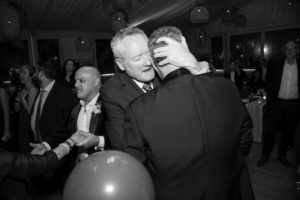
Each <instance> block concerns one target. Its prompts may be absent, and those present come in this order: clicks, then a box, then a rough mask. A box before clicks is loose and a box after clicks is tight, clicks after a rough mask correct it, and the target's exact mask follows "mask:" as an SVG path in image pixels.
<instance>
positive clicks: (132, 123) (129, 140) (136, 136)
mask: <svg viewBox="0 0 300 200" xmlns="http://www.w3.org/2000/svg"><path fill="white" fill-rule="evenodd" d="M139 132H140V131H139V129H138V126H137V124H136V120H135V117H134V114H133V113H132V111H131V109H130V108H129V109H128V110H127V112H126V117H125V123H124V134H123V135H122V137H121V139H122V141H123V143H124V151H125V152H126V153H128V154H130V155H132V156H134V157H135V158H136V159H138V160H139V161H140V162H141V163H144V164H145V162H146V158H147V156H146V153H145V149H144V144H143V139H142V136H141V135H140V133H139Z"/></svg>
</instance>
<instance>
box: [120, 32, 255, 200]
mask: <svg viewBox="0 0 300 200" xmlns="http://www.w3.org/2000/svg"><path fill="white" fill-rule="evenodd" d="M163 37H164V38H163ZM165 37H168V38H167V39H166V38H165ZM171 40H175V41H177V42H181V41H182V40H184V37H183V36H182V33H181V31H180V30H179V29H178V28H176V27H161V28H158V29H157V30H155V31H154V32H153V33H152V34H151V36H150V40H149V47H150V52H151V53H152V54H153V52H157V51H156V50H155V49H157V48H161V46H165V45H166V43H165V42H164V41H167V42H171ZM161 59H162V58H161ZM155 60H157V59H156V58H155ZM154 68H155V70H156V71H157V72H158V74H159V76H160V77H161V79H162V84H161V85H160V86H159V87H157V88H155V89H153V90H152V91H150V92H148V93H147V94H145V95H143V96H141V97H139V98H137V99H136V100H134V101H133V102H132V103H131V104H130V106H129V108H128V112H127V116H126V120H125V129H124V130H125V134H124V138H122V140H123V141H124V146H125V151H126V152H127V153H129V154H131V155H133V156H135V157H136V158H137V159H139V160H140V161H141V162H142V163H144V164H145V166H146V167H147V169H148V171H149V172H150V174H151V176H152V179H153V181H154V184H155V189H156V199H157V200H164V199H178V200H184V199H189V200H198V199H202V200H205V199H224V200H225V199H227V200H238V199H242V198H241V197H247V198H248V199H254V198H253V192H252V188H251V184H250V180H249V177H248V172H247V170H246V169H245V164H244V162H243V158H242V156H243V155H247V154H248V152H249V150H250V147H251V144H252V133H251V130H252V123H251V119H250V117H249V114H248V113H247V111H246V109H245V107H244V105H243V104H242V102H241V100H240V96H239V93H238V91H237V89H236V87H235V86H234V84H233V83H232V82H231V81H229V80H226V79H223V78H217V77H210V76H201V75H197V76H196V75H192V74H191V73H190V72H189V71H188V70H187V69H185V68H182V66H180V65H179V66H177V65H173V64H169V63H166V64H163V65H160V64H158V65H156V66H154ZM242 176H243V180H244V181H243V183H241V179H242V178H241V177H242ZM241 188H243V189H241ZM242 191H243V192H245V191H247V192H246V193H245V194H241V193H242Z"/></svg>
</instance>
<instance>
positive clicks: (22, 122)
mask: <svg viewBox="0 0 300 200" xmlns="http://www.w3.org/2000/svg"><path fill="white" fill-rule="evenodd" d="M19 73H20V81H21V84H22V89H21V90H20V92H19V93H18V95H17V97H16V99H15V101H16V109H17V110H19V131H18V132H19V151H20V152H22V153H28V152H30V147H29V142H30V136H32V133H31V128H30V113H31V110H32V106H33V104H34V101H35V98H36V96H37V94H38V89H37V87H36V86H35V85H34V83H33V75H34V73H35V68H34V67H33V66H31V65H24V66H22V67H21V68H20V71H19Z"/></svg>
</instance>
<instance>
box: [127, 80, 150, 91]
mask: <svg viewBox="0 0 300 200" xmlns="http://www.w3.org/2000/svg"><path fill="white" fill-rule="evenodd" d="M132 80H133V81H134V82H135V83H136V84H137V85H138V86H139V88H141V89H142V88H143V85H144V84H145V83H143V82H140V81H137V80H135V79H132ZM147 83H148V84H150V85H151V87H152V88H153V83H152V82H147Z"/></svg>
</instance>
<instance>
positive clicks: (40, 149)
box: [29, 143, 47, 155]
mask: <svg viewBox="0 0 300 200" xmlns="http://www.w3.org/2000/svg"><path fill="white" fill-rule="evenodd" d="M29 146H31V147H32V148H33V149H32V151H31V152H30V154H34V155H43V154H44V153H45V152H46V151H47V147H46V146H45V145H44V144H43V143H29Z"/></svg>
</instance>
